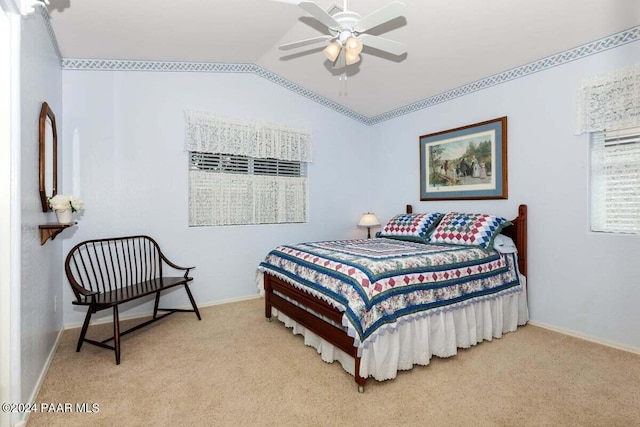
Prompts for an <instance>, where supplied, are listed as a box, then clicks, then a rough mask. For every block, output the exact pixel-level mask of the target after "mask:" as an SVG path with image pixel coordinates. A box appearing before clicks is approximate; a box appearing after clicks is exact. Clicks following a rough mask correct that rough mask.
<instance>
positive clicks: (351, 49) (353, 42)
mask: <svg viewBox="0 0 640 427" xmlns="http://www.w3.org/2000/svg"><path fill="white" fill-rule="evenodd" d="M346 47H347V53H349V54H351V55H353V56H358V55H359V54H360V52H362V40H360V39H359V38H357V37H349V38H348V39H347V43H346ZM356 62H357V61H356Z"/></svg>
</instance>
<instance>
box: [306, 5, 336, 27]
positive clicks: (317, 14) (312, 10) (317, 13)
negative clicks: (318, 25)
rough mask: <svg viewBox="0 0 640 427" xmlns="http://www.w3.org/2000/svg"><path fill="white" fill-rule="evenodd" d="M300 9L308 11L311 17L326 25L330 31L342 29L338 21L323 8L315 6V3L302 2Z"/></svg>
mask: <svg viewBox="0 0 640 427" xmlns="http://www.w3.org/2000/svg"><path fill="white" fill-rule="evenodd" d="M300 7H301V8H303V9H304V10H306V11H307V12H308V13H309V15H311V16H313V17H314V18H316V19H317V20H318V21H320V22H322V23H323V24H324V25H326V26H327V27H329V28H330V29H332V30H339V29H340V24H338V21H336V20H335V19H333V17H332V16H331V15H329V14H328V13H327V12H325V11H324V10H322V8H321V7H320V6H318V5H317V4H315V3H314V2H312V1H301V2H300Z"/></svg>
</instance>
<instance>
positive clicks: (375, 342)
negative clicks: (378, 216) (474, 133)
mask: <svg viewBox="0 0 640 427" xmlns="http://www.w3.org/2000/svg"><path fill="white" fill-rule="evenodd" d="M455 215H467V214H458V213H447V214H444V213H438V214H414V213H413V209H412V207H411V205H407V207H406V215H398V216H397V217H398V218H401V219H402V220H403V221H406V218H407V217H408V218H410V219H411V220H412V221H417V219H416V218H418V217H419V218H420V221H421V222H420V226H421V227H422V228H421V229H419V231H418V232H416V230H415V227H414V228H413V229H412V231H407V232H405V231H404V230H405V227H404V225H403V224H406V222H404V223H401V225H403V226H402V227H401V228H398V227H397V224H398V223H397V221H396V223H395V224H396V228H395V230H396V231H395V232H394V231H393V230H394V228H393V227H392V228H389V227H390V224H392V222H393V221H394V220H395V219H396V217H394V219H392V220H390V222H389V223H388V224H387V225H386V226H385V227H384V228H383V231H385V233H383V234H382V235H381V236H380V237H378V238H375V239H361V240H343V241H326V242H309V243H301V244H298V245H282V246H279V247H277V248H276V249H274V250H273V251H271V252H270V253H269V254H268V256H267V257H266V258H265V261H263V262H262V263H261V264H260V267H259V269H258V275H257V282H258V288H259V291H260V293H261V294H262V295H264V301H265V316H266V318H267V319H268V320H271V319H272V318H273V317H275V318H277V319H278V320H280V321H281V322H283V323H284V324H285V325H286V326H287V327H290V328H292V329H293V332H294V333H295V334H301V335H303V336H304V340H305V344H307V345H311V346H313V347H315V348H316V349H317V350H318V352H319V353H320V354H321V357H322V359H323V360H325V361H326V362H333V361H338V362H339V363H340V364H341V365H342V367H343V368H344V369H345V370H346V371H347V372H349V373H350V374H352V375H353V376H354V378H355V381H356V383H357V385H358V390H359V391H360V392H363V391H364V386H365V383H366V381H367V378H369V377H373V378H375V379H377V380H380V381H382V380H387V379H391V378H395V376H396V375H397V372H398V371H399V370H408V369H411V368H412V367H413V366H414V365H416V364H418V365H427V364H428V363H429V360H430V359H431V357H432V356H434V355H435V356H439V357H449V356H453V355H455V354H456V352H457V349H458V348H468V347H470V346H473V345H475V344H477V343H479V342H481V341H483V340H491V339H493V338H500V337H501V336H502V335H503V334H504V333H507V332H512V331H514V330H515V329H516V328H517V327H518V326H519V325H523V324H525V323H526V322H527V320H528V309H527V305H526V274H527V206H526V205H520V206H519V208H518V215H517V216H516V217H515V218H514V219H511V220H506V219H504V218H499V217H494V216H489V215H484V216H485V217H488V218H489V220H487V221H497V222H492V223H491V227H490V228H491V231H490V232H488V233H486V234H491V233H493V234H492V235H491V236H486V238H485V237H483V240H482V245H484V246H482V245H480V246H478V245H476V242H473V243H470V242H469V241H467V237H468V236H466V235H463V236H462V237H463V238H464V239H465V241H463V240H461V236H460V234H458V235H457V237H454V234H455V232H454V233H451V231H450V230H451V228H449V229H447V225H449V226H450V224H451V221H455V220H457V218H459V217H456V216H455ZM438 216H439V217H438ZM496 218H498V219H499V221H498V220H496ZM430 219H433V221H431V222H430ZM466 219H467V220H469V218H466ZM472 220H477V218H476V219H473V218H472ZM500 221H502V222H500ZM445 223H446V224H445ZM428 224H431V225H429V227H427V225H428ZM454 224H455V222H454ZM498 224H499V225H498ZM392 225H393V224H392ZM485 228H486V227H485ZM399 229H402V232H398V231H397V230H399ZM389 230H391V231H389ZM443 230H445V231H443ZM446 230H449V231H446ZM394 233H396V234H394ZM407 233H408V235H410V236H418V235H419V236H420V238H414V237H410V238H409V237H406V236H407ZM416 233H418V234H416ZM420 233H421V234H420ZM379 234H380V233H379ZM463 234H464V233H463ZM498 235H500V236H499V237H496V236H498ZM434 236H436V237H437V238H436V237H434ZM477 236H478V235H477V234H476V235H475V237H477ZM449 238H453V242H454V243H456V244H449V242H450V240H448V239H449ZM456 238H457V239H458V240H456ZM425 239H426V240H425ZM438 239H440V240H438ZM473 239H474V236H471V240H473ZM479 241H480V240H477V242H479ZM498 241H499V242H500V243H499V244H500V245H502V244H504V245H506V246H505V247H507V248H508V246H509V245H512V246H513V247H512V250H502V249H500V248H499V247H498V245H499V244H498ZM494 244H495V246H494Z"/></svg>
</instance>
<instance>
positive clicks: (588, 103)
mask: <svg viewBox="0 0 640 427" xmlns="http://www.w3.org/2000/svg"><path fill="white" fill-rule="evenodd" d="M636 126H640V64H636V65H632V66H630V67H627V68H623V69H620V70H617V71H614V72H612V73H608V74H604V75H601V76H597V77H594V78H591V79H587V80H584V81H583V82H582V85H581V86H580V90H579V93H578V123H577V131H576V133H577V134H581V133H583V132H598V131H603V130H605V129H627V128H631V127H636Z"/></svg>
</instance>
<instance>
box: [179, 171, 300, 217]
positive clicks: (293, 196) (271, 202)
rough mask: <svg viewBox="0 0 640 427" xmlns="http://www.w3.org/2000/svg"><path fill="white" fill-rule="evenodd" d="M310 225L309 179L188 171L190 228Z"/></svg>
mask: <svg viewBox="0 0 640 427" xmlns="http://www.w3.org/2000/svg"><path fill="white" fill-rule="evenodd" d="M306 221H307V178H305V177H289V176H262V175H240V174H232V173H212V172H207V171H189V225H190V226H207V225H241V224H279V223H296V222H306Z"/></svg>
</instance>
